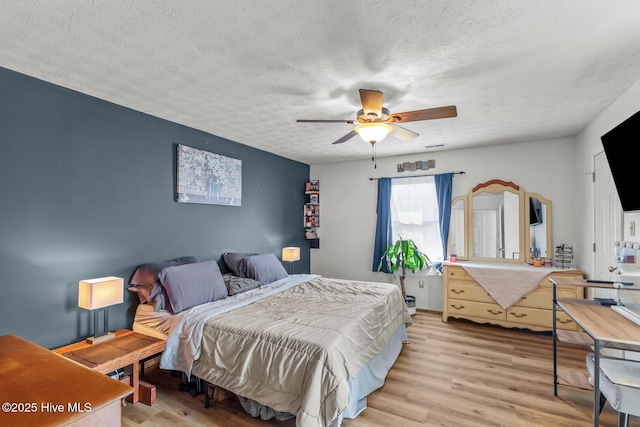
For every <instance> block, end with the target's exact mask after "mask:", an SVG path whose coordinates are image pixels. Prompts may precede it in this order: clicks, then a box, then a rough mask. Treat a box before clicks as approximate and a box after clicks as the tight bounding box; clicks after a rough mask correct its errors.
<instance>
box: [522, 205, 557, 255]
mask: <svg viewBox="0 0 640 427" xmlns="http://www.w3.org/2000/svg"><path fill="white" fill-rule="evenodd" d="M524 223H525V226H526V228H527V233H526V234H525V239H526V244H525V248H527V253H526V261H525V262H527V263H533V260H534V259H535V258H551V257H552V256H553V252H552V250H553V245H552V242H551V200H547V199H545V198H544V197H542V196H541V195H539V194H536V193H526V194H525V221H524Z"/></svg>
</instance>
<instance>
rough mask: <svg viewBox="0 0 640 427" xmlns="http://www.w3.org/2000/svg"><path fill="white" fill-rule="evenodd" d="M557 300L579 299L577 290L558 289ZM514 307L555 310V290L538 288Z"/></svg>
mask: <svg viewBox="0 0 640 427" xmlns="http://www.w3.org/2000/svg"><path fill="white" fill-rule="evenodd" d="M556 297H557V298H577V295H576V290H575V288H564V287H563V288H562V289H560V288H557V289H556ZM513 306H514V307H531V308H544V309H547V310H551V309H552V308H553V290H552V289H549V288H538V289H536V290H535V291H532V292H529V293H528V294H527V295H525V296H524V297H522V299H521V300H520V301H518V302H517V303H515V304H514V305H513Z"/></svg>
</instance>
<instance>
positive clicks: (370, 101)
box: [360, 89, 382, 117]
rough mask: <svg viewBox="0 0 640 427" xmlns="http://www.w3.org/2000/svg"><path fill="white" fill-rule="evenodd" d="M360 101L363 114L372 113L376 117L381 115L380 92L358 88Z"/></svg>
mask: <svg viewBox="0 0 640 427" xmlns="http://www.w3.org/2000/svg"><path fill="white" fill-rule="evenodd" d="M360 101H362V110H363V111H364V114H369V113H374V114H375V115H376V117H380V116H381V115H382V92H380V91H378V90H369V89H360Z"/></svg>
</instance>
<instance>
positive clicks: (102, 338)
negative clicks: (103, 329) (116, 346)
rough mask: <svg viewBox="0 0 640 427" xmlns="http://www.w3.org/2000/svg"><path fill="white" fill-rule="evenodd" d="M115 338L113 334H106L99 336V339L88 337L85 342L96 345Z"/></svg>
mask: <svg viewBox="0 0 640 427" xmlns="http://www.w3.org/2000/svg"><path fill="white" fill-rule="evenodd" d="M115 337H116V334H114V333H113V332H107V333H106V334H104V335H100V336H99V337H89V338H87V342H88V343H89V344H98V343H101V342H105V341H109V340H111V339H113V338H115Z"/></svg>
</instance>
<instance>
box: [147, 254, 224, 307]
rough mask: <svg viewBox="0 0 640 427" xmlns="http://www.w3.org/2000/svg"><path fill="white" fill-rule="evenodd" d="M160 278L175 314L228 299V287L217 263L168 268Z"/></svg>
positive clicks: (200, 263)
mask: <svg viewBox="0 0 640 427" xmlns="http://www.w3.org/2000/svg"><path fill="white" fill-rule="evenodd" d="M158 278H159V279H160V283H162V286H163V287H164V289H165V291H166V292H167V299H168V300H169V304H171V310H172V311H173V312H174V313H180V312H181V311H183V310H186V309H188V308H191V307H194V306H196V305H200V304H205V303H208V302H212V301H216V300H219V299H222V298H226V297H227V287H226V286H225V284H224V280H222V273H220V268H219V267H218V263H217V262H215V261H205V262H198V263H195V264H185V265H179V266H175V267H167V268H165V269H164V270H162V271H161V272H160V274H159V275H158Z"/></svg>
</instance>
